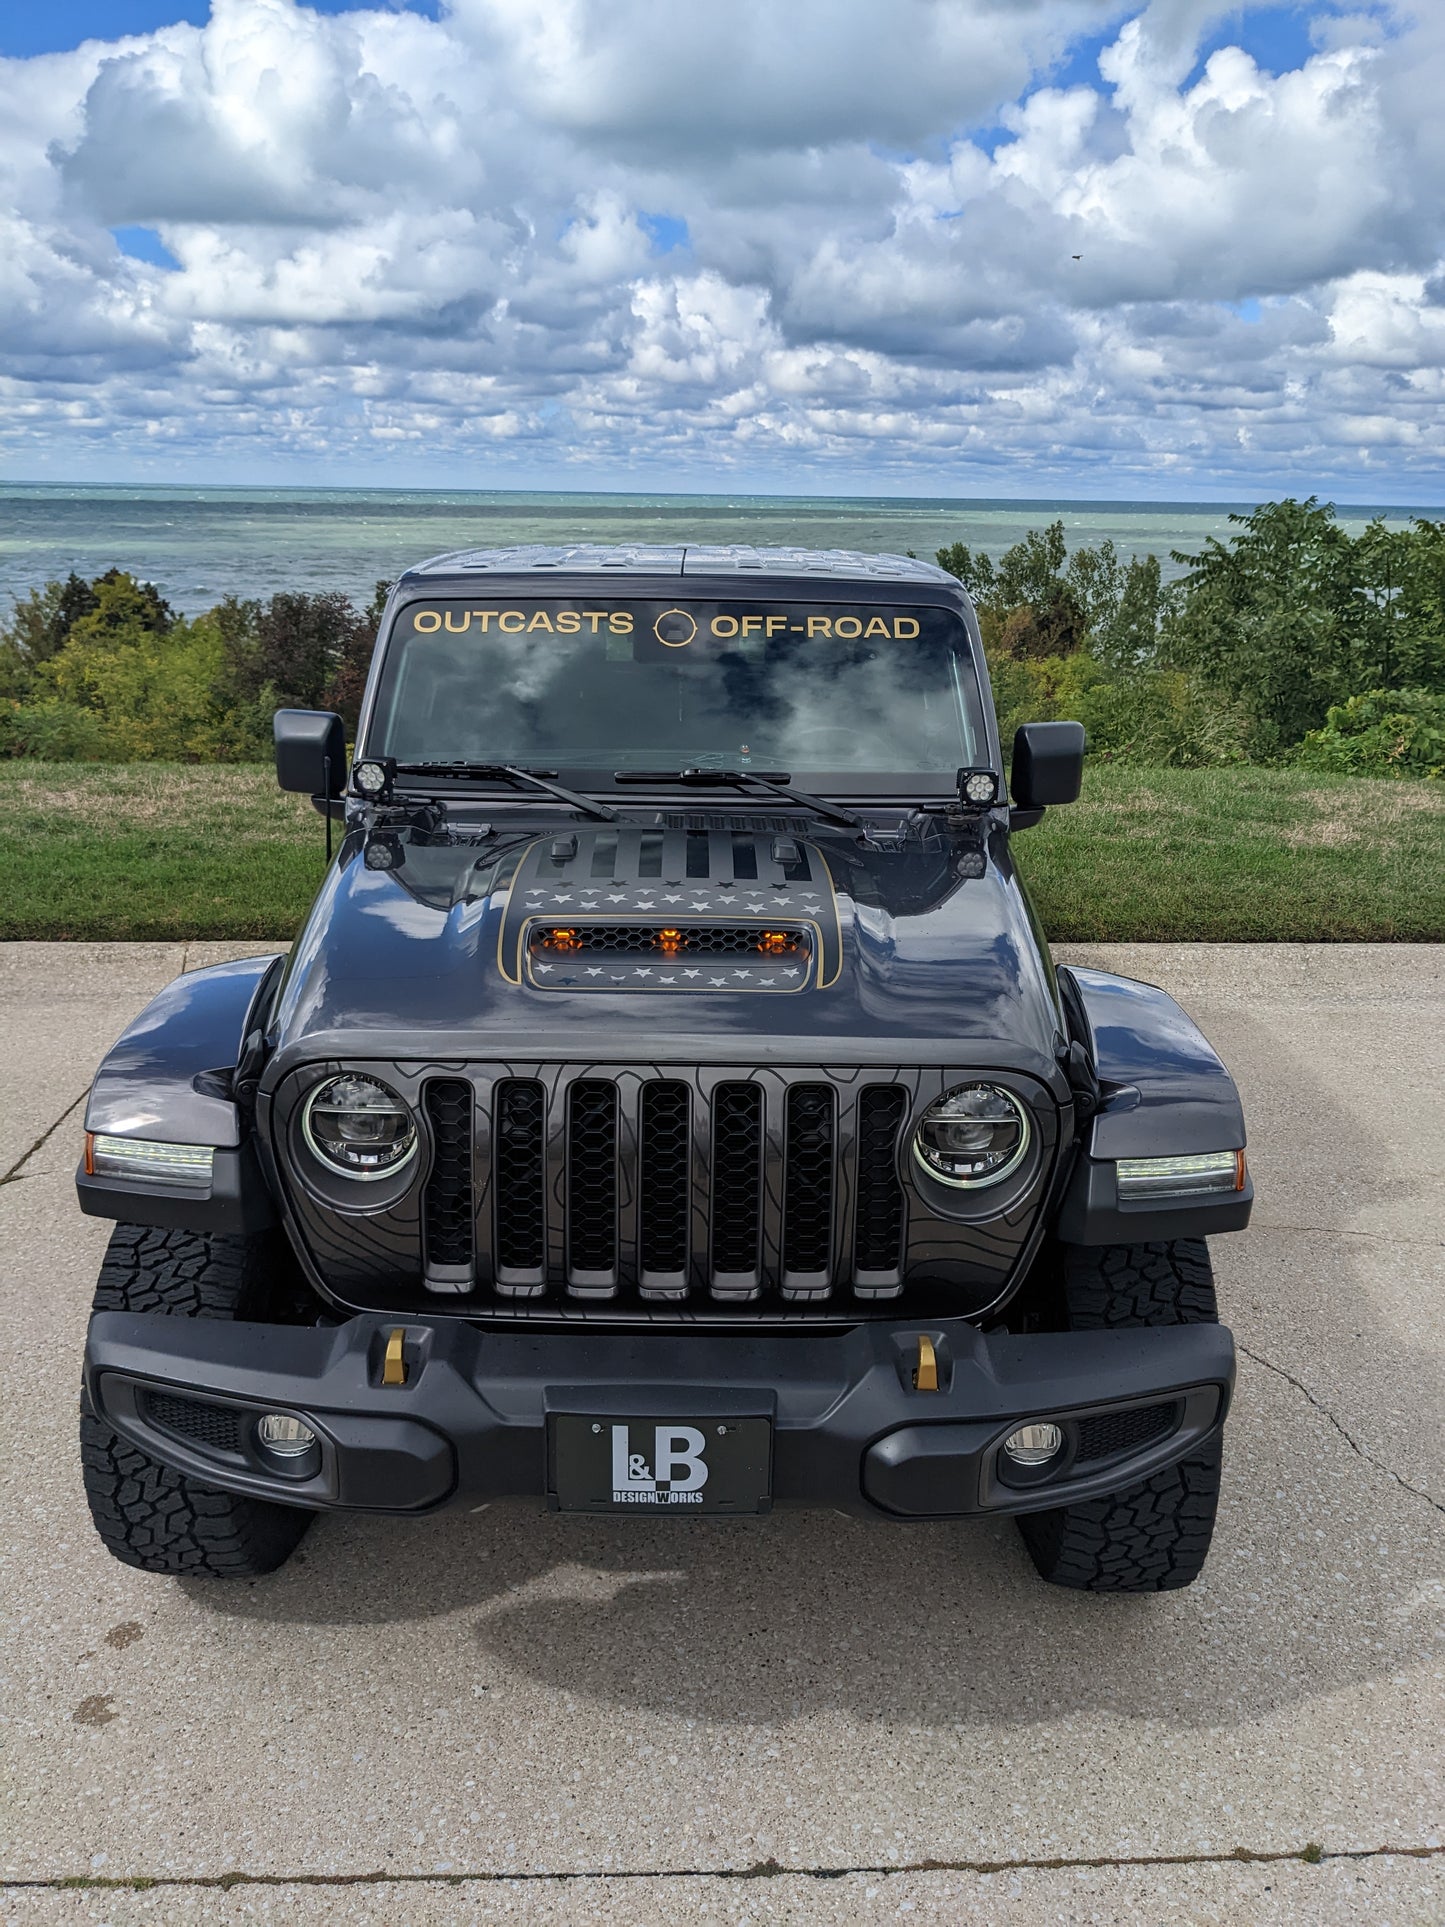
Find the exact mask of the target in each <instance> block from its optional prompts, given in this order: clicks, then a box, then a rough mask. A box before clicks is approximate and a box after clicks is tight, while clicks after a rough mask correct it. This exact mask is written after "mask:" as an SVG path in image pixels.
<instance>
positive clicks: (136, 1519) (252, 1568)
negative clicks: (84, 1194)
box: [80, 1224, 312, 1579]
mask: <svg viewBox="0 0 1445 1927" xmlns="http://www.w3.org/2000/svg"><path fill="white" fill-rule="evenodd" d="M275 1259H276V1253H275V1252H274V1250H273V1249H272V1247H271V1245H270V1243H269V1241H267V1240H264V1239H252V1238H239V1237H227V1236H222V1235H220V1234H212V1235H209V1236H207V1235H205V1234H202V1233H200V1232H195V1231H177V1230H161V1229H159V1228H157V1227H154V1226H150V1225H134V1224H119V1225H117V1226H116V1228H115V1230H114V1231H113V1232H112V1234H111V1239H110V1244H109V1246H108V1248H107V1250H106V1254H105V1258H104V1261H103V1262H102V1264H101V1268H100V1277H99V1280H98V1282H97V1284H96V1289H95V1301H94V1305H93V1309H94V1310H95V1311H138V1312H164V1313H166V1314H168V1315H169V1316H171V1317H175V1318H245V1317H247V1316H248V1315H251V1314H253V1313H255V1314H260V1313H261V1312H263V1310H264V1307H265V1304H266V1300H267V1297H268V1295H269V1294H270V1292H271V1289H272V1281H273V1277H274V1264H275ZM80 1458H81V1470H82V1475H83V1478H84V1482H85V1496H86V1499H87V1501H88V1502H89V1505H90V1516H91V1518H92V1519H93V1520H94V1522H95V1529H96V1531H97V1532H98V1533H99V1534H100V1537H101V1539H102V1540H103V1541H104V1543H105V1545H106V1547H107V1549H108V1550H109V1551H110V1552H111V1553H113V1554H114V1556H115V1557H116V1558H117V1559H119V1560H120V1561H121V1562H122V1563H123V1564H125V1565H128V1566H134V1567H136V1568H138V1569H139V1570H140V1571H142V1572H161V1573H170V1574H172V1575H174V1576H177V1577H184V1576H187V1575H192V1576H195V1577H204V1578H214V1579H248V1578H256V1577H259V1576H260V1575H261V1574H263V1573H268V1572H274V1571H275V1570H276V1568H277V1567H278V1566H279V1565H281V1564H283V1563H284V1561H285V1560H286V1559H287V1558H288V1557H289V1556H290V1554H291V1553H292V1551H294V1549H295V1547H296V1546H297V1544H298V1543H299V1542H300V1540H301V1537H302V1535H303V1534H304V1533H305V1531H306V1528H307V1527H308V1526H309V1525H310V1523H311V1519H312V1514H311V1513H310V1512H308V1511H306V1510H304V1509H303V1508H301V1507H299V1506H288V1505H277V1504H274V1503H273V1502H271V1501H270V1500H266V1499H253V1498H249V1497H247V1496H246V1495H245V1494H244V1493H237V1492H223V1491H220V1490H219V1489H218V1488H217V1487H214V1486H209V1485H205V1484H203V1483H202V1482H201V1481H200V1480H198V1479H193V1478H191V1477H190V1476H189V1474H187V1473H183V1472H177V1471H175V1470H173V1468H172V1467H170V1466H168V1465H163V1464H161V1462H160V1461H159V1460H158V1459H155V1458H152V1457H151V1455H150V1453H148V1452H146V1451H143V1450H142V1449H141V1447H140V1446H138V1445H133V1444H132V1443H131V1442H130V1440H128V1439H123V1438H122V1437H121V1436H120V1435H119V1433H117V1432H115V1431H113V1430H112V1429H111V1427H110V1426H108V1425H107V1424H106V1423H105V1421H104V1420H103V1419H102V1418H100V1417H99V1416H98V1415H97V1414H96V1413H95V1411H94V1410H93V1409H92V1407H91V1404H90V1400H89V1398H88V1397H87V1395H86V1394H85V1393H84V1392H83V1391H82V1393H81V1402H80Z"/></svg>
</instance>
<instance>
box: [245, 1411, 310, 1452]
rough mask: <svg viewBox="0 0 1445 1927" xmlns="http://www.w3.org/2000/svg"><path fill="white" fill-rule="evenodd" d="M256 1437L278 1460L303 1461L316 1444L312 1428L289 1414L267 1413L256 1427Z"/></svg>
mask: <svg viewBox="0 0 1445 1927" xmlns="http://www.w3.org/2000/svg"><path fill="white" fill-rule="evenodd" d="M256 1436H257V1438H258V1439H259V1440H260V1441H261V1443H262V1445H264V1446H265V1448H266V1450H267V1451H268V1452H274V1453H275V1455H276V1457H277V1458H278V1459H303V1458H305V1456H306V1454H307V1453H308V1452H309V1451H310V1450H311V1448H312V1446H313V1445H315V1443H316V1434H315V1433H314V1432H313V1431H312V1429H311V1427H310V1426H309V1425H307V1424H305V1423H303V1421H302V1420H301V1419H299V1418H293V1417H292V1416H291V1414H290V1413H289V1412H267V1413H266V1414H265V1416H264V1417H263V1418H262V1420H261V1422H260V1424H259V1425H258V1426H257V1427H256Z"/></svg>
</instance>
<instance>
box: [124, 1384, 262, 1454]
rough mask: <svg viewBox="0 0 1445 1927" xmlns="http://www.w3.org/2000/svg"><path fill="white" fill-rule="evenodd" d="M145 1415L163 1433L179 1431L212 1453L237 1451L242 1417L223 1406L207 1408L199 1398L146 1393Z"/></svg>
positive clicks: (167, 1393) (239, 1445)
mask: <svg viewBox="0 0 1445 1927" xmlns="http://www.w3.org/2000/svg"><path fill="white" fill-rule="evenodd" d="M146 1414H147V1416H148V1417H149V1419H150V1420H151V1422H152V1424H154V1425H159V1426H160V1427H161V1428H162V1429H163V1430H164V1431H167V1432H178V1433H179V1434H180V1435H181V1437H182V1438H186V1439H190V1440H191V1442H192V1443H193V1444H195V1445H203V1446H206V1447H208V1448H209V1449H210V1450H211V1451H212V1452H239V1451H240V1449H241V1414H240V1413H239V1412H233V1411H230V1410H229V1409H228V1408H227V1407H226V1406H224V1405H206V1404H203V1403H202V1402H201V1400H200V1399H198V1398H176V1397H174V1396H173V1395H172V1394H171V1393H170V1392H147V1393H146Z"/></svg>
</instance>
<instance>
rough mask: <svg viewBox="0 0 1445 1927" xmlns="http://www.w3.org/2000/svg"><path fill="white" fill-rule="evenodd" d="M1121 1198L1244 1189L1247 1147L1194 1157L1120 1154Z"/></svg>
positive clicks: (1199, 1154)
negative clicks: (1137, 1156)
mask: <svg viewBox="0 0 1445 1927" xmlns="http://www.w3.org/2000/svg"><path fill="white" fill-rule="evenodd" d="M1115 1168H1116V1170H1117V1172H1118V1182H1119V1196H1120V1197H1121V1198H1156V1197H1170V1198H1187V1197H1191V1196H1193V1195H1196V1194H1197V1193H1199V1192H1202V1191H1242V1190H1243V1189H1244V1153H1243V1151H1201V1152H1199V1153H1197V1154H1196V1155H1195V1156H1193V1157H1173V1158H1120V1159H1119V1161H1118V1164H1117V1166H1116V1167H1115Z"/></svg>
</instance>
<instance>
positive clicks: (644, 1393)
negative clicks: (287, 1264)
mask: <svg viewBox="0 0 1445 1927" xmlns="http://www.w3.org/2000/svg"><path fill="white" fill-rule="evenodd" d="M398 1328H400V1329H401V1330H402V1331H403V1332H404V1334H405V1336H404V1363H405V1369H406V1382H405V1383H404V1384H400V1385H388V1384H385V1383H384V1382H383V1376H384V1370H385V1366H384V1359H385V1353H386V1346H387V1339H388V1336H389V1334H390V1333H392V1332H394V1331H395V1330H397V1329H398ZM921 1331H926V1333H927V1336H928V1337H929V1338H930V1339H931V1341H932V1343H933V1346H934V1348H935V1352H936V1356H937V1377H938V1389H937V1390H936V1391H926V1390H925V1391H920V1390H917V1389H916V1388H915V1386H914V1382H913V1375H914V1368H915V1366H916V1365H917V1362H918V1351H919V1345H918V1341H919V1336H920V1332H921ZM1233 1382H1234V1344H1233V1340H1232V1338H1231V1337H1230V1334H1229V1332H1228V1331H1227V1330H1225V1328H1224V1327H1223V1326H1219V1325H1178V1326H1170V1327H1164V1328H1159V1329H1150V1330H1131V1331H1104V1332H1081V1333H1074V1334H1042V1335H1038V1336H1032V1337H1013V1336H1009V1335H995V1336H983V1335H981V1334H980V1333H979V1332H978V1331H976V1330H975V1329H974V1328H973V1327H972V1326H971V1325H968V1324H967V1323H965V1322H964V1321H962V1320H956V1321H945V1322H944V1323H942V1324H939V1325H934V1326H931V1327H920V1326H919V1325H917V1324H912V1325H904V1324H901V1323H898V1324H894V1323H882V1322H879V1323H868V1324H861V1325H856V1326H853V1327H852V1328H850V1329H847V1330H842V1331H834V1332H828V1333H819V1334H815V1333H812V1332H804V1331H799V1332H779V1331H771V1332H759V1333H758V1334H756V1335H749V1334H737V1333H735V1332H729V1333H727V1334H716V1333H708V1332H706V1331H691V1332H685V1333H681V1334H679V1333H669V1334H667V1335H661V1334H651V1333H648V1334H636V1335H633V1334H625V1333H624V1334H618V1333H615V1332H614V1333H592V1332H579V1331H575V1330H572V1331H560V1332H550V1333H535V1334H533V1333H524V1332H516V1331H492V1330H487V1329H479V1328H477V1327H476V1326H472V1325H467V1324H465V1323H463V1322H461V1321H460V1320H451V1319H440V1320H437V1321H436V1322H435V1323H431V1324H428V1323H422V1322H419V1321H415V1320H411V1321H407V1322H406V1323H405V1324H404V1325H400V1321H398V1320H396V1319H394V1318H380V1317H376V1316H365V1317H357V1318H353V1319H350V1320H349V1321H348V1322H346V1323H345V1324H342V1325H338V1326H334V1327H330V1328H318V1329H309V1328H308V1329H298V1328H295V1327H290V1326H278V1325H257V1324H242V1323H234V1324H232V1323H226V1322H223V1321H219V1320H202V1319H197V1320H193V1319H183V1318H171V1317H165V1316H162V1315H158V1314H145V1313H132V1312H100V1313H97V1314H96V1316H95V1317H94V1318H93V1319H92V1320H91V1327H90V1336H89V1340H88V1342H87V1347H86V1383H87V1388H88V1390H89V1393H90V1397H91V1400H92V1403H93V1404H94V1407H95V1409H96V1411H97V1412H98V1413H99V1414H100V1415H101V1416H103V1417H104V1418H105V1419H106V1420H107V1421H108V1423H110V1424H111V1425H112V1426H113V1427H114V1428H115V1430H116V1431H117V1432H120V1433H121V1434H122V1435H124V1436H125V1437H127V1438H130V1439H132V1440H133V1441H134V1442H135V1443H136V1444H138V1445H141V1446H142V1447H144V1449H145V1450H146V1451H148V1452H150V1453H151V1454H153V1456H155V1457H156V1458H158V1459H160V1460H162V1461H163V1462H164V1463H166V1464H168V1465H172V1466H174V1467H175V1468H176V1469H177V1470H180V1471H184V1472H188V1473H190V1474H192V1475H193V1476H195V1477H197V1478H199V1479H203V1480H205V1481H206V1482H207V1483H209V1484H212V1485H216V1486H221V1487H225V1488H227V1489H230V1490H233V1491H242V1492H250V1493H254V1494H256V1495H257V1496H261V1497H265V1498H268V1499H279V1500H283V1501H285V1502H287V1503H289V1504H292V1505H301V1506H307V1507H316V1508H350V1509H356V1510H362V1511H373V1512H424V1511H430V1510H432V1509H434V1508H436V1507H438V1506H441V1505H445V1504H448V1503H451V1502H457V1501H460V1502H465V1503H470V1504H472V1505H478V1504H481V1503H484V1502H486V1501H489V1500H492V1499H499V1498H506V1497H532V1498H536V1499H542V1500H550V1501H551V1502H552V1503H553V1504H555V1503H556V1499H555V1480H554V1477H553V1472H552V1467H551V1465H550V1462H549V1438H550V1436H551V1430H550V1427H549V1423H548V1420H549V1416H550V1415H552V1414H561V1413H586V1414H589V1415H597V1416H601V1417H609V1416H610V1417H613V1418H617V1419H621V1418H632V1419H637V1420H647V1419H649V1418H653V1417H656V1418H674V1419H675V1418H679V1417H681V1416H683V1415H687V1416H689V1417H696V1418H697V1419H699V1420H704V1419H709V1418H714V1417H716V1418H728V1417H737V1418H744V1417H763V1418H767V1419H769V1420H770V1421H771V1422H772V1426H773V1435H772V1436H773V1457H772V1498H773V1501H774V1503H777V1504H786V1505H802V1506H827V1507H834V1508H841V1509H843V1510H846V1511H850V1512H857V1513H863V1514H868V1515H871V1516H874V1517H879V1516H883V1517H893V1518H899V1519H925V1518H931V1519H937V1518H958V1517H963V1516H967V1515H969V1514H976V1513H998V1512H1028V1511H1036V1510H1039V1509H1042V1508H1045V1507H1048V1506H1055V1505H1060V1504H1062V1503H1065V1502H1066V1501H1069V1500H1073V1499H1081V1498H1088V1497H1092V1496H1096V1495H1098V1494H1100V1493H1104V1492H1109V1491H1115V1490H1118V1489H1119V1488H1120V1487H1122V1486H1125V1485H1129V1484H1132V1483H1133V1482H1134V1481H1135V1480H1136V1479H1139V1478H1142V1477H1146V1476H1148V1475H1149V1474H1150V1473H1151V1472H1154V1471H1157V1470H1159V1469H1160V1468H1162V1467H1164V1466H1167V1465H1171V1464H1173V1463H1175V1462H1177V1461H1178V1460H1179V1459H1182V1458H1184V1457H1186V1456H1187V1455H1188V1454H1189V1453H1190V1452H1191V1451H1193V1450H1195V1449H1196V1448H1197V1447H1198V1445H1199V1443H1200V1441H1201V1440H1202V1439H1204V1438H1205V1437H1207V1436H1208V1435H1210V1434H1212V1433H1213V1432H1215V1431H1216V1430H1217V1429H1218V1427H1219V1425H1220V1424H1221V1423H1222V1422H1223V1419H1224V1415H1225V1412H1226V1410H1227V1407H1228V1403H1229V1396H1230V1391H1231V1389H1232V1386H1233ZM157 1395H159V1396H157ZM175 1399H181V1400H183V1401H186V1402H187V1403H188V1404H189V1405H190V1406H191V1407H192V1409H193V1410H194V1409H196V1408H201V1422H199V1423H196V1422H193V1421H191V1420H187V1424H189V1425H190V1431H189V1432H185V1431H182V1430H178V1429H176V1419H175V1414H176V1408H175V1406H174V1405H173V1404H172V1403H168V1400H169V1401H174V1400H175ZM208 1406H209V1407H210V1408H211V1410H210V1412H209V1413H208V1412H207V1411H206V1410H205V1409H204V1408H206V1407H208ZM278 1410H279V1411H283V1412H290V1413H294V1414H295V1415H297V1416H299V1417H302V1418H304V1419H305V1420H306V1421H307V1423H308V1424H310V1425H311V1426H312V1428H313V1429H314V1430H315V1431H316V1433H317V1434H318V1437H319V1440H320V1450H319V1452H318V1453H317V1454H316V1456H315V1459H314V1460H313V1462H312V1463H311V1464H310V1465H309V1466H306V1465H301V1466H298V1467H296V1468H295V1469H294V1470H292V1471H290V1472H287V1471H284V1470H278V1469H277V1468H276V1466H275V1465H274V1464H273V1463H269V1462H268V1461H267V1459H266V1455H265V1453H264V1451H263V1450H262V1449H261V1448H260V1447H259V1446H258V1445H257V1443H256V1439H255V1420H256V1418H257V1417H259V1415H260V1414H261V1413H262V1412H267V1411H278ZM1150 1412H1152V1413H1154V1414H1156V1416H1155V1417H1154V1418H1149V1417H1148V1414H1149V1413H1150ZM158 1414H159V1417H158ZM1106 1419H1112V1420H1113V1421H1114V1423H1112V1424H1111V1425H1110V1424H1102V1423H1101V1421H1104V1420H1106ZM1030 1420H1035V1421H1044V1420H1050V1421H1053V1422H1056V1423H1059V1424H1060V1426H1061V1429H1062V1430H1063V1431H1064V1434H1065V1438H1066V1441H1067V1445H1066V1449H1065V1451H1064V1452H1063V1454H1062V1456H1061V1459H1060V1461H1059V1464H1058V1467H1057V1469H1054V1470H1051V1471H1050V1472H1048V1473H1047V1474H1045V1475H1042V1476H1041V1477H1040V1476H1038V1475H1035V1476H1034V1480H1033V1482H1032V1483H1021V1482H1019V1481H1020V1480H1021V1479H1027V1477H1028V1476H1029V1475H1026V1474H1024V1475H1021V1474H1019V1473H1017V1472H1015V1471H1011V1470H1010V1468H1009V1466H1008V1464H1007V1462H1006V1461H1002V1460H1001V1456H1000V1447H1001V1445H1002V1442H1003V1440H1004V1438H1005V1437H1006V1436H1007V1435H1008V1434H1009V1433H1010V1432H1011V1431H1012V1430H1014V1428H1015V1427H1017V1426H1018V1425H1020V1424H1022V1423H1024V1422H1027V1421H1030ZM167 1421H168V1422H167ZM207 1421H213V1422H207ZM1151 1425H1152V1427H1153V1429H1152V1431H1150V1429H1149V1428H1150V1426H1151ZM1111 1440H1112V1441H1114V1448H1113V1449H1112V1450H1110V1449H1108V1446H1109V1442H1110V1441H1111ZM1101 1445H1102V1446H1103V1447H1104V1448H1105V1449H1104V1450H1102V1451H1101V1450H1099V1449H1098V1448H1099V1447H1100V1446H1101ZM1010 1480H1013V1481H1014V1482H1013V1483H1010V1482H1009V1481H1010Z"/></svg>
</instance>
